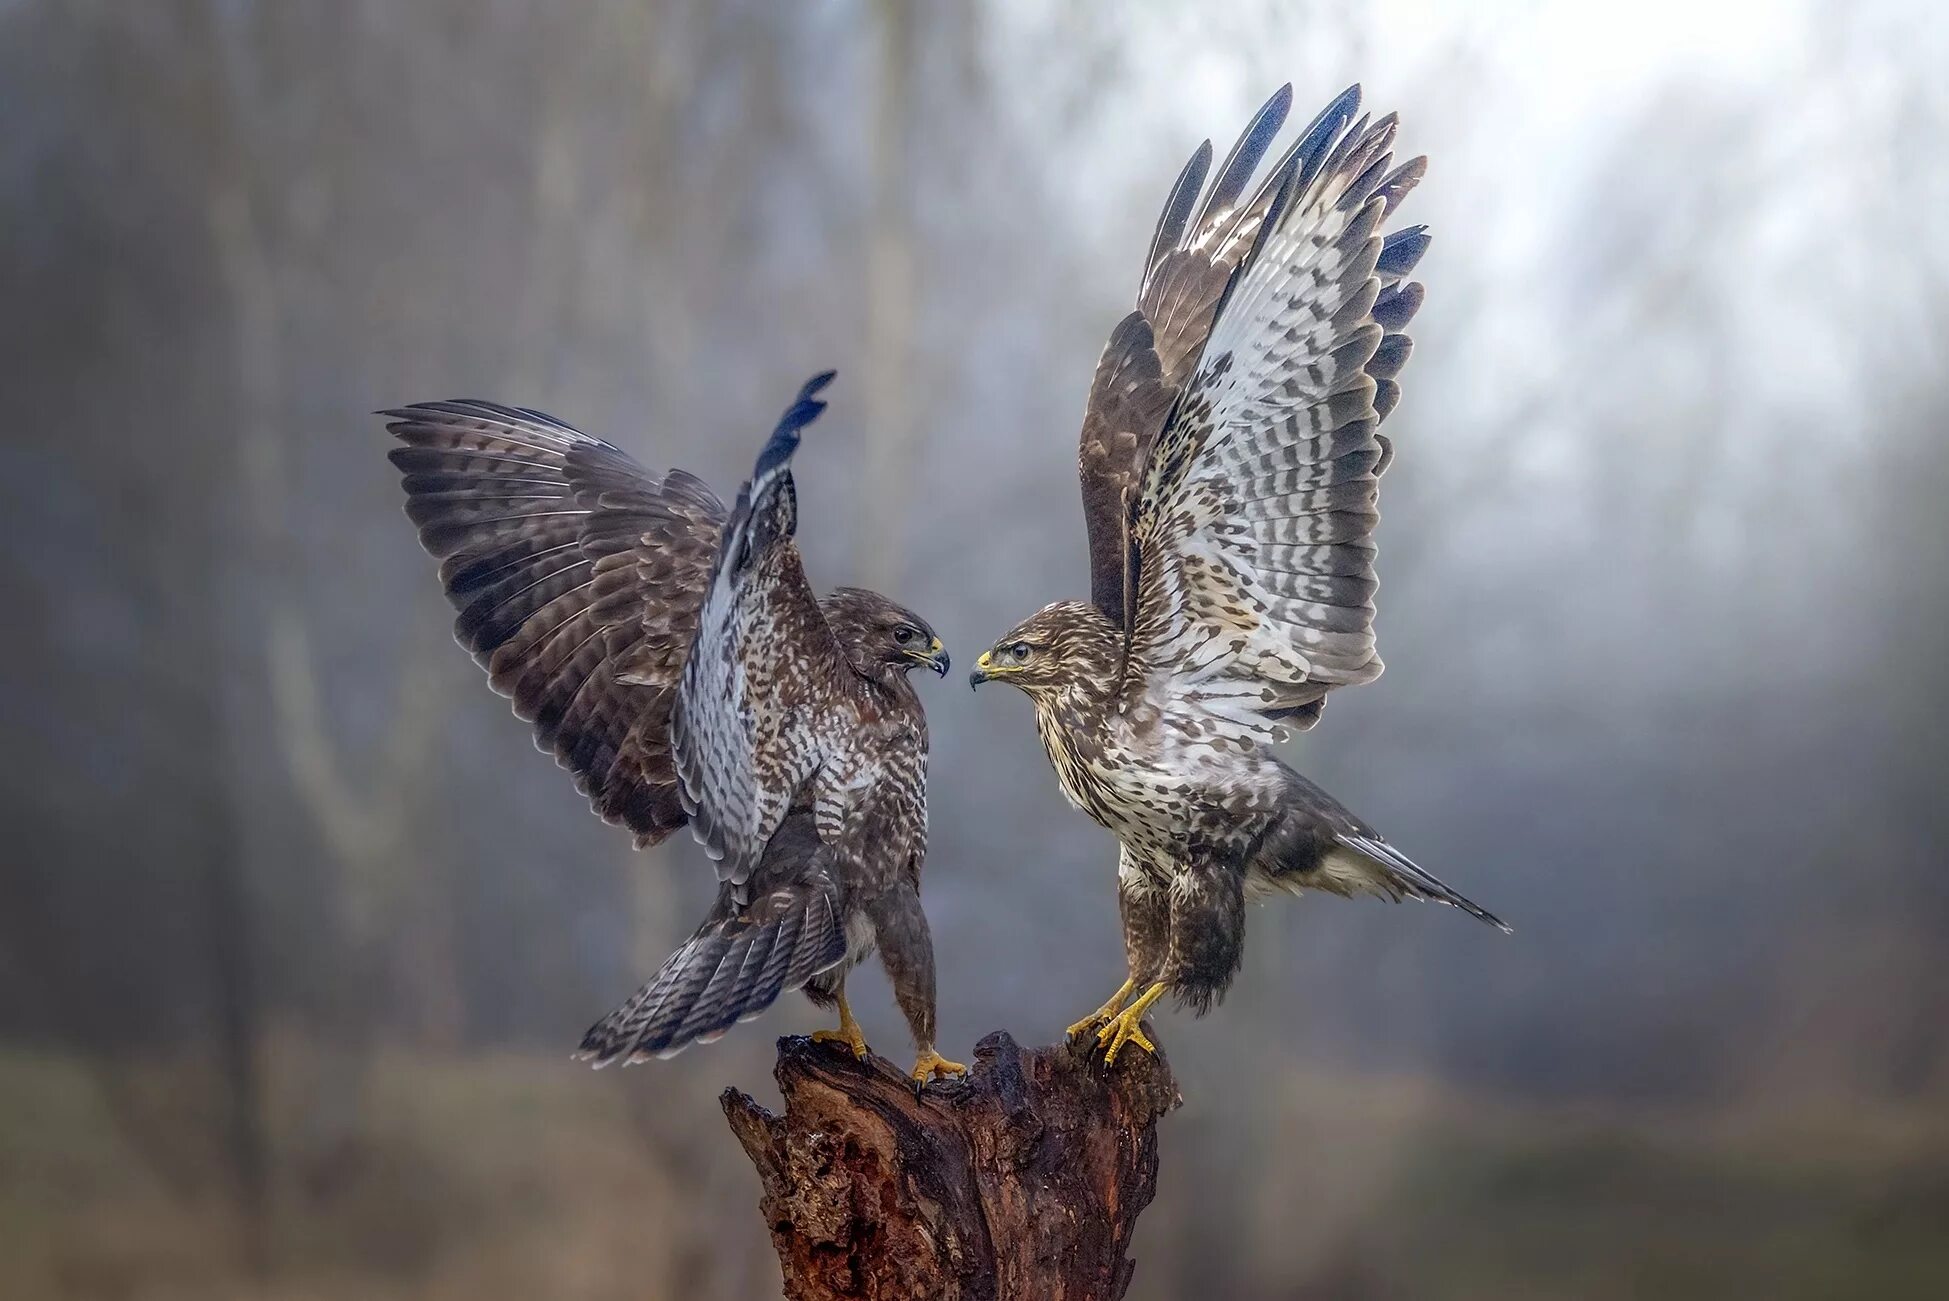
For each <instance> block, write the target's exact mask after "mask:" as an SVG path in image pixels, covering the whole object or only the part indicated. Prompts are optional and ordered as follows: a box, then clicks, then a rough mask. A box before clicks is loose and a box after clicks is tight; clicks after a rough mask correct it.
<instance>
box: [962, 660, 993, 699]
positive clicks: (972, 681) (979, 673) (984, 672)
mask: <svg viewBox="0 0 1949 1301" xmlns="http://www.w3.org/2000/svg"><path fill="white" fill-rule="evenodd" d="M994 664H995V661H994V660H992V659H990V658H989V652H987V651H983V652H981V658H980V659H978V660H976V661H975V667H974V672H973V673H970V674H969V675H968V690H970V691H973V690H974V689H975V688H976V687H978V686H980V685H981V684H982V683H984V682H986V681H988V670H989V669H991V668H993V667H994Z"/></svg>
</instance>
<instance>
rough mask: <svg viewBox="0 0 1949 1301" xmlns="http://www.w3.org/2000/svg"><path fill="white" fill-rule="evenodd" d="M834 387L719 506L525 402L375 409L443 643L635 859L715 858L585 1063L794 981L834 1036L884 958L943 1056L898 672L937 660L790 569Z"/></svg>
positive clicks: (893, 611)
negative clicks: (668, 842) (831, 1012)
mask: <svg viewBox="0 0 1949 1301" xmlns="http://www.w3.org/2000/svg"><path fill="white" fill-rule="evenodd" d="M830 379H831V375H830V373H828V374H825V375H821V376H817V377H815V378H814V379H813V380H811V381H810V382H808V383H807V384H806V386H805V388H804V389H803V390H802V391H801V392H800V394H799V396H798V399H797V401H795V402H794V403H793V405H792V406H791V408H790V409H788V410H787V411H786V413H785V415H784V417H783V418H782V419H781V420H780V421H779V423H778V426H777V428H776V429H775V430H774V431H773V433H772V435H771V437H770V439H769V440H768V441H767V442H766V444H765V446H764V449H763V451H762V452H761V453H760V454H759V457H758V462H757V466H756V468H755V469H754V471H753V475H752V479H751V481H750V482H748V483H747V484H746V485H745V487H744V489H743V490H742V491H741V492H740V493H739V495H738V498H737V502H736V504H735V505H734V506H733V507H732V508H731V509H729V510H727V509H726V508H725V506H724V504H723V503H722V502H721V501H720V500H719V499H718V498H717V497H716V495H715V494H713V493H712V492H711V490H710V489H709V488H708V487H707V486H706V485H705V484H704V483H703V482H702V481H701V480H699V479H697V478H695V477H693V476H691V475H689V474H686V473H684V472H683V471H681V470H672V471H670V472H669V473H668V474H665V475H662V476H656V475H653V474H650V473H649V472H647V471H645V470H644V469H643V468H642V467H641V466H639V465H637V464H636V462H635V461H633V460H632V459H630V458H629V457H628V456H627V455H626V454H624V453H623V452H622V451H620V450H618V449H617V448H615V447H613V446H611V445H609V444H607V443H604V442H601V441H600V440H597V439H594V438H590V437H589V436H588V435H586V434H583V433H581V432H579V431H577V430H575V429H573V428H571V427H569V426H568V425H565V424H563V423H561V422H560V421H558V420H555V419H553V418H552V417H549V416H545V415H543V414H541V413H540V412H536V411H529V410H526V409H522V408H516V407H504V406H500V405H498V404H494V403H488V402H476V401H457V402H432V403H423V404H419V405H416V406H411V407H405V408H402V409H400V410H397V411H390V412H387V413H385V414H386V415H388V416H389V417H391V423H390V424H389V425H388V428H389V429H390V430H391V431H392V433H393V434H394V436H395V437H397V438H398V439H399V440H400V441H401V442H402V443H403V444H404V446H402V447H399V448H397V449H395V450H394V452H393V454H392V458H393V460H394V462H395V463H396V464H397V465H398V466H399V468H400V470H401V471H402V473H403V475H404V481H403V482H404V487H405V489H406V494H407V513H408V514H409V515H410V516H411V518H412V519H413V521H414V523H416V524H417V525H418V526H419V529H420V540H421V542H422V544H423V545H424V546H425V547H426V549H427V550H428V551H430V552H432V553H433V554H434V555H435V556H437V557H439V558H440V561H441V568H440V575H441V580H442V582H443V584H444V585H445V587H446V590H447V594H448V596H449V598H450V599H451V600H452V602H453V603H454V605H455V607H456V608H457V609H458V610H459V611H460V617H459V620H458V622H457V623H456V635H457V636H458V638H459V640H460V642H461V644H462V645H464V646H466V647H467V649H468V650H469V651H470V652H472V653H473V655H474V657H475V659H476V661H477V662H479V663H480V664H481V666H482V667H483V668H485V669H486V670H487V672H488V674H489V681H490V683H491V684H492V685H493V686H494V687H495V689H496V690H498V691H500V692H502V693H503V694H505V695H508V696H510V697H511V698H512V699H513V702H514V709H515V712H516V713H517V714H518V715H520V716H521V717H522V718H524V719H526V720H528V721H529V722H530V723H532V724H533V725H534V728H535V739H536V743H537V744H538V745H539V746H540V747H541V748H542V749H544V750H547V751H549V752H551V753H553V754H554V755H555V757H556V759H557V761H558V762H560V763H561V764H562V765H563V766H564V767H566V768H568V769H569V770H570V772H571V773H572V774H573V776H574V778H575V781H576V784H577V786H578V787H579V788H580V789H581V790H582V792H583V793H584V794H586V795H587V796H588V797H589V799H590V802H591V804H592V805H593V807H594V808H595V810H596V812H597V813H598V814H600V815H601V816H602V817H603V818H605V819H606V820H608V821H611V822H616V823H620V824H621V825H623V826H626V827H628V828H629V829H630V830H631V831H632V832H633V833H634V835H635V839H636V843H637V845H638V846H639V847H640V846H643V845H649V844H655V843H656V842H658V841H660V840H662V839H664V838H665V837H667V836H668V835H669V834H670V833H671V832H672V831H674V830H676V829H677V828H678V827H681V826H683V825H685V823H686V822H689V823H690V824H691V825H692V828H693V830H694V832H695V833H696V835H697V838H698V839H699V840H700V841H702V842H703V843H704V845H705V847H706V849H707V851H708V852H709V853H710V855H711V857H712V858H713V859H715V860H717V862H718V866H719V873H718V875H719V891H718V897H717V901H716V903H715V905H714V906H713V908H712V910H711V912H710V914H709V915H708V916H707V917H706V919H705V921H704V923H703V925H702V926H700V927H699V928H698V930H697V932H696V933H695V934H694V935H693V936H692V937H691V939H690V940H689V941H688V942H686V943H685V944H684V945H683V947H681V948H680V949H679V950H678V951H677V952H676V953H675V954H673V955H672V956H671V958H670V959H669V960H668V961H666V962H665V963H664V965H663V967H662V968H661V969H660V970H659V971H658V973H657V974H656V976H655V977H654V978H653V979H652V980H651V981H650V983H649V984H648V985H646V986H645V987H644V988H643V989H642V990H640V991H638V993H637V994H636V995H635V996H634V997H632V998H631V999H630V1000H629V1001H628V1002H627V1003H625V1004H624V1005H623V1006H622V1007H621V1008H619V1009H617V1011H616V1012H614V1013H612V1014H611V1015H610V1016H608V1017H606V1018H604V1020H603V1021H601V1022H600V1023H598V1024H597V1025H596V1026H594V1027H593V1028H592V1029H591V1030H590V1031H589V1033H588V1035H587V1036H586V1037H585V1039H584V1041H583V1045H582V1048H583V1051H584V1053H585V1054H586V1055H588V1056H590V1057H592V1058H594V1059H595V1060H597V1061H598V1062H599V1063H600V1062H607V1061H610V1060H614V1059H616V1058H619V1057H620V1058H627V1059H629V1060H640V1059H642V1058H645V1057H648V1056H656V1055H668V1054H669V1053H672V1052H676V1051H678V1050H680V1049H682V1048H683V1047H684V1046H685V1045H687V1044H690V1043H693V1042H698V1041H706V1040H709V1039H712V1038H715V1037H716V1036H717V1035H719V1034H721V1033H723V1031H724V1030H726V1029H727V1028H729V1027H730V1026H731V1025H732V1024H734V1023H735V1022H737V1021H738V1020H741V1019H744V1018H746V1017H749V1016H754V1015H756V1014H757V1013H758V1012H761V1011H763V1010H764V1008H766V1007H767V1006H769V1005H770V1004H771V1003H772V1001H773V1000H775V999H776V998H777V997H778V995H779V994H780V993H782V992H785V991H788V990H792V989H799V988H805V989H806V990H807V992H808V993H809V994H810V995H811V996H812V997H813V998H814V999H815V1001H822V1002H827V1003H831V1002H835V1001H836V1002H839V1003H840V1004H841V1007H842V1013H843V1018H844V1021H845V1024H846V1025H847V1026H849V1027H850V1026H851V1017H850V1013H845V1012H844V997H843V988H844V979H845V973H846V971H847V969H849V968H850V967H851V966H852V965H853V964H855V963H857V962H859V961H860V960H861V959H862V958H864V957H865V956H866V955H867V954H868V953H870V952H871V951H872V950H873V948H874V947H875V946H876V945H877V946H878V947H879V949H880V951H881V954H882V958H883V960H884V961H885V962H886V965H887V967H888V969H889V972H890V973H891V974H892V976H893V979H894V985H895V993H896V995H897V997H898V999H899V1002H900V1004H901V1007H902V1009H903V1011H904V1012H905V1013H906V1014H907V1017H908V1021H909V1025H910V1027H911V1028H912V1030H913V1032H914V1037H915V1040H916V1042H917V1043H918V1044H919V1045H920V1046H921V1049H922V1064H923V1066H928V1065H930V1064H931V1065H933V1066H935V1067H945V1066H950V1065H951V1063H945V1062H943V1061H942V1059H940V1058H938V1057H937V1056H935V1055H934V1054H933V1049H932V1041H933V1031H934V1025H933V1019H934V972H933V951H932V944H931V941H930V940H929V937H928V933H927V924H926V918H925V916H924V915H923V914H922V913H921V911H920V901H919V886H920V868H921V863H922V860H923V859H924V857H925V854H926V830H927V821H926V799H927V794H926V764H927V728H926V720H925V716H924V714H923V712H922V709H921V705H920V701H919V698H918V697H917V696H916V695H915V694H914V691H913V688H912V686H911V684H909V682H908V681H907V673H908V671H909V670H911V669H912V668H915V667H921V666H924V667H928V668H933V669H936V670H937V671H939V672H945V671H946V667H947V657H946V654H945V652H944V651H943V650H942V647H941V644H940V641H939V639H938V638H937V637H935V636H934V634H933V632H932V630H931V629H929V628H928V626H927V624H926V623H925V622H924V621H922V620H921V619H920V618H919V616H917V615H914V614H913V613H912V612H910V611H907V610H904V609H902V608H901V607H899V606H898V605H895V604H894V603H893V602H891V601H889V600H887V599H886V598H885V597H882V596H879V595H877V594H875V593H871V592H864V591H861V590H859V589H856V588H841V589H839V590H837V591H835V592H833V593H832V594H831V595H829V596H827V597H826V598H825V599H824V600H823V601H822V600H820V599H818V598H816V597H815V596H814V595H813V592H812V589H811V586H810V584H809V583H808V582H807V580H806V577H805V571H804V566H803V564H802V562H801V560H800V557H799V553H798V548H797V546H796V544H795V543H794V541H793V535H794V533H795V530H796V528H797V500H796V494H795V492H794V489H793V484H792V477H791V458H792V454H793V452H794V451H795V450H796V449H797V447H798V443H799V439H800V436H801V431H802V430H803V429H804V427H805V426H806V425H807V424H809V423H811V421H812V420H814V419H815V418H816V417H817V416H818V414H819V412H820V411H822V410H823V409H824V404H823V403H821V402H820V401H819V400H818V394H819V392H820V391H821V390H822V389H823V388H824V386H825V385H826V383H827V382H828V381H829V380H830ZM848 1038H849V1042H854V1043H855V1045H856V1047H860V1046H863V1045H860V1044H859V1042H858V1039H857V1032H856V1030H853V1031H852V1032H851V1033H849V1035H848ZM930 1059H931V1061H930Z"/></svg>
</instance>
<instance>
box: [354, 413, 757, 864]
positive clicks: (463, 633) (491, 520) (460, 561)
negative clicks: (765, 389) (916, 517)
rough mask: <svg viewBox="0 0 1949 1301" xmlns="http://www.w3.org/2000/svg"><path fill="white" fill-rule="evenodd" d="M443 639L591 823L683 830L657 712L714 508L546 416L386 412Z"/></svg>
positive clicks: (687, 619)
mask: <svg viewBox="0 0 1949 1301" xmlns="http://www.w3.org/2000/svg"><path fill="white" fill-rule="evenodd" d="M382 414H383V415H386V416H388V417H390V418H391V420H390V423H389V424H388V425H387V428H388V429H389V430H391V432H392V434H393V435H394V436H395V437H396V438H398V439H399V440H400V442H402V443H403V444H405V446H403V447H398V448H395V449H393V452H392V461H393V464H394V465H396V466H398V467H399V469H400V471H401V473H402V475H403V485H404V487H405V489H406V513H407V515H408V516H409V517H411V519H412V520H413V522H414V523H415V524H416V525H418V526H419V534H420V543H421V545H423V546H424V547H425V548H426V549H427V550H428V551H429V552H431V553H432V554H433V555H434V556H435V557H436V558H438V559H439V560H440V562H441V563H440V581H441V583H442V584H443V585H444V586H445V588H446V592H447V598H448V599H449V600H450V601H452V603H453V605H454V607H455V608H456V609H457V610H459V612H460V617H459V619H458V620H457V621H456V623H455V625H454V636H455V637H456V638H457V639H458V640H459V642H460V644H461V645H462V646H465V647H466V648H467V649H468V651H470V652H471V653H472V654H473V656H474V659H475V662H477V663H478V664H480V666H481V667H482V668H484V669H485V670H487V674H488V681H489V682H490V684H491V685H492V686H493V687H494V689H495V690H496V691H498V692H500V693H501V694H502V695H505V696H508V697H510V698H511V699H512V700H513V702H514V712H515V713H516V714H518V715H519V716H520V717H522V718H524V719H526V720H527V721H529V722H531V723H533V724H534V728H535V743H536V745H537V746H539V747H540V748H541V749H542V750H544V751H548V752H550V753H552V754H554V756H555V758H556V760H557V761H558V762H560V763H561V764H562V766H563V767H565V768H567V769H569V771H570V772H572V773H573V774H574V776H575V784H576V787H577V788H578V789H579V790H581V791H582V793H583V794H585V795H587V796H588V797H589V802H590V804H591V805H592V806H593V807H594V809H595V811H596V812H597V813H598V814H600V815H601V816H602V817H603V819H604V820H605V821H608V822H613V823H618V824H620V825H623V826H626V827H628V828H629V829H630V830H631V831H633V832H635V835H636V843H637V844H638V845H639V846H640V845H645V844H654V843H655V842H657V841H659V840H661V839H663V838H664V837H665V836H667V835H669V834H670V833H671V832H672V831H674V830H675V829H676V828H678V827H680V826H682V825H683V824H684V821H685V814H684V809H683V804H682V801H681V799H680V798H679V793H678V787H677V773H676V767H675V764H674V761H673V759H672V755H671V749H670V737H669V728H670V710H671V706H672V704H673V703H674V700H675V694H676V693H675V686H676V682H677V678H678V675H679V674H680V672H681V669H682V664H683V660H684V657H685V655H686V653H687V651H688V648H689V645H690V639H691V634H692V632H693V631H694V629H695V628H696V626H697V613H698V610H699V608H700V607H701V606H702V604H703V600H704V592H705V589H706V586H707V585H708V582H709V579H710V573H711V566H712V564H713V563H714V561H715V560H716V557H717V550H718V535H719V533H720V531H721V530H722V527H723V523H724V517H725V510H724V504H723V503H722V502H720V501H719V500H718V499H717V498H716V496H714V495H713V494H712V493H711V490H710V489H709V488H708V487H706V486H705V485H704V484H703V483H702V482H701V481H700V480H698V479H696V478H694V477H693V476H691V475H688V474H685V473H684V472H683V471H681V470H672V471H671V472H670V473H669V474H667V475H664V476H663V477H662V478H660V479H659V478H658V477H656V476H655V475H652V474H650V473H649V472H647V471H646V470H644V469H643V467H641V466H640V465H638V464H637V463H636V462H635V461H633V460H631V459H630V458H629V457H628V456H626V455H625V454H624V453H622V452H621V451H618V450H617V449H616V448H614V447H611V446H610V445H609V444H607V443H604V442H602V441H600V440H598V439H594V438H591V437H589V436H588V435H587V434H584V433H581V432H579V431H578V430H575V429H572V428H570V427H569V426H568V425H565V424H563V423H562V422H561V421H559V420H555V419H553V418H552V417H549V416H546V415H543V414H541V413H540V412H538V411H528V410H523V409H521V408H516V407H504V406H500V405H497V404H495V403H492V402H476V401H454V402H425V403H420V404H418V405H415V406H410V407H403V408H400V409H399V410H395V411H387V412H383V413H382Z"/></svg>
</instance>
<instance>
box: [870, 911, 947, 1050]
mask: <svg viewBox="0 0 1949 1301" xmlns="http://www.w3.org/2000/svg"><path fill="white" fill-rule="evenodd" d="M866 912H867V916H869V917H870V918H872V920H873V927H874V930H875V931H876V932H877V940H876V942H877V943H878V946H879V949H880V962H881V963H882V964H883V965H884V966H885V967H886V971H887V979H888V980H890V981H892V982H893V997H894V1000H895V1001H896V1002H898V1003H899V1004H900V1011H901V1014H902V1015H903V1016H905V1017H906V1018H907V1028H908V1029H909V1030H910V1031H912V1033H913V1036H914V1048H915V1049H916V1052H917V1056H916V1057H915V1059H914V1069H913V1079H914V1083H915V1084H916V1085H920V1084H925V1083H927V1081H929V1080H931V1079H933V1078H934V1077H935V1076H938V1075H950V1074H960V1073H962V1072H965V1071H966V1070H967V1069H968V1068H967V1067H966V1066H963V1065H962V1064H961V1063H959V1062H951V1061H949V1060H948V1059H947V1058H945V1057H943V1056H941V1055H940V1054H939V1053H937V1052H935V1051H934V940H933V937H932V935H930V934H929V933H928V930H927V914H926V913H924V912H922V911H921V908H920V892H919V891H918V890H916V889H915V888H914V886H913V883H912V882H911V881H909V880H907V879H905V878H904V877H903V878H902V879H900V880H899V881H898V882H896V883H895V884H894V885H893V886H891V887H890V888H888V889H887V890H886V891H885V892H883V893H882V894H881V895H880V896H879V897H878V898H876V899H873V900H871V901H870V902H868V903H867V905H866Z"/></svg>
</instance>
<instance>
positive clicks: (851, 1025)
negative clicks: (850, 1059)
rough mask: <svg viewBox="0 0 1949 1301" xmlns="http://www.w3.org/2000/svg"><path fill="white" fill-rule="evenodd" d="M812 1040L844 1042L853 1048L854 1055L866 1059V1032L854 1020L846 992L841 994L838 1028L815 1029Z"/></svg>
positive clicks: (816, 1041) (818, 1041)
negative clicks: (847, 1002)
mask: <svg viewBox="0 0 1949 1301" xmlns="http://www.w3.org/2000/svg"><path fill="white" fill-rule="evenodd" d="M812 1042H813V1043H816V1044H823V1043H843V1044H845V1045H846V1046H847V1047H848V1048H851V1049H852V1050H853V1056H854V1057H856V1058H858V1059H860V1060H862V1061H863V1060H865V1057H866V1032H865V1031H863V1030H861V1029H860V1028H859V1022H857V1021H855V1020H853V1009H852V1008H850V1007H847V1006H846V996H845V995H844V994H841V995H840V996H839V1028H838V1029H837V1030H814V1031H813V1032H812Z"/></svg>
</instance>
